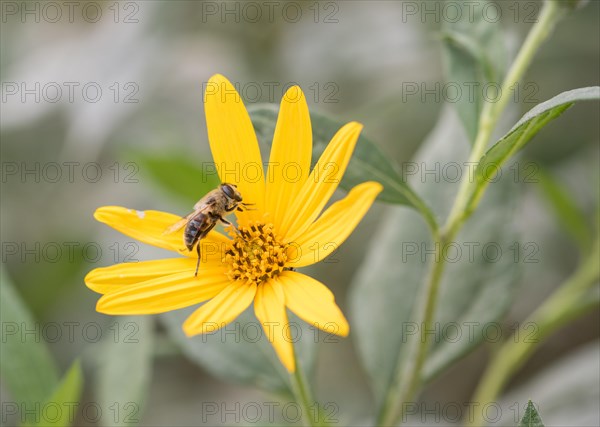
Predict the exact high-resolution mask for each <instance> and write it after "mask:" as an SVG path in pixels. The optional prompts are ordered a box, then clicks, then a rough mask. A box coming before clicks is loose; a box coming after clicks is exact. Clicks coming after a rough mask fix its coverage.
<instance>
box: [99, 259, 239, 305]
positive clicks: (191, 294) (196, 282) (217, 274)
mask: <svg viewBox="0 0 600 427" xmlns="http://www.w3.org/2000/svg"><path fill="white" fill-rule="evenodd" d="M228 284H229V281H228V279H227V275H226V271H225V269H224V268H222V267H217V268H212V269H209V268H206V269H205V270H204V271H203V272H202V275H200V274H198V277H194V272H193V271H186V272H183V273H174V274H171V275H168V276H162V277H157V278H156V279H151V280H148V281H146V282H142V283H138V284H137V285H132V286H127V287H125V288H122V289H120V290H117V291H114V292H110V293H108V294H105V295H104V296H102V298H100V300H99V301H98V304H97V306H96V310H97V311H99V312H100V313H106V314H155V313H164V312H165V311H171V310H177V309H179V308H183V307H187V306H190V305H193V304H198V303H200V302H202V301H206V300H208V299H210V298H213V297H214V296H215V295H217V294H219V293H220V292H221V291H222V290H223V289H225V288H226V287H227V285H228Z"/></svg>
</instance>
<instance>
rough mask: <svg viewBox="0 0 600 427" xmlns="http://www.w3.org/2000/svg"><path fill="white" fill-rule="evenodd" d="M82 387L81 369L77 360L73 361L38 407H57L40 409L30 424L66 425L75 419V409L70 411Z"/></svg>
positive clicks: (56, 426)
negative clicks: (49, 394)
mask: <svg viewBox="0 0 600 427" xmlns="http://www.w3.org/2000/svg"><path fill="white" fill-rule="evenodd" d="M82 389H83V370H82V369H81V363H80V361H79V359H78V360H76V361H74V362H73V364H72V365H71V367H70V368H69V370H68V371H67V373H66V374H65V375H64V376H63V378H62V379H61V381H60V383H59V384H58V386H57V387H56V390H54V393H52V395H51V396H49V398H47V399H46V401H45V402H44V403H43V404H42V405H41V406H40V408H53V407H55V408H58V409H57V410H56V412H55V413H54V412H53V411H52V410H50V409H48V410H43V409H42V410H40V411H39V412H38V413H37V414H36V417H35V421H36V422H35V423H34V424H31V425H39V426H55V427H67V426H70V425H72V424H73V422H74V421H75V416H76V413H77V412H76V411H71V410H69V409H68V408H72V405H73V404H74V403H77V402H79V398H80V396H81V391H82Z"/></svg>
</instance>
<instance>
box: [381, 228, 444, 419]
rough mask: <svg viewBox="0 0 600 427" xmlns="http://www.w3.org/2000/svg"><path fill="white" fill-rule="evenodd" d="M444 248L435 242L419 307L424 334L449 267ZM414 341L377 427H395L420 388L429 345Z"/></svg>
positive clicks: (410, 344)
mask: <svg viewBox="0 0 600 427" xmlns="http://www.w3.org/2000/svg"><path fill="white" fill-rule="evenodd" d="M445 247H446V240H444V239H441V238H440V239H438V240H436V241H435V253H434V264H433V267H432V269H431V271H430V273H429V280H427V284H426V287H425V288H424V293H423V294H422V295H423V298H422V301H421V303H420V305H419V307H418V310H419V311H418V313H419V315H418V318H419V319H422V320H423V321H422V323H420V325H421V326H422V328H423V330H431V329H433V325H432V323H433V319H434V313H435V308H436V305H437V295H438V293H439V285H440V282H441V278H442V274H443V272H444V267H445V265H446V263H445V262H443V258H444V256H443V254H444V250H445ZM411 337H412V339H411V340H410V341H409V342H408V343H407V345H408V348H409V350H408V355H407V362H406V364H405V365H404V369H402V367H401V360H403V359H402V358H399V360H398V366H397V368H396V372H397V376H396V378H394V379H393V382H392V384H391V386H390V390H389V392H388V394H387V396H386V401H385V402H384V404H383V406H382V408H381V411H380V413H379V417H378V420H377V425H379V426H388V425H393V424H396V422H397V420H398V418H399V417H401V415H402V407H401V406H403V404H404V403H406V402H407V401H409V400H410V399H411V398H412V397H413V396H414V395H415V394H416V392H417V391H418V388H419V386H420V379H421V376H420V372H421V371H422V370H423V365H424V364H425V359H426V356H427V350H428V348H429V341H428V340H427V339H421V335H420V334H415V335H412V336H411Z"/></svg>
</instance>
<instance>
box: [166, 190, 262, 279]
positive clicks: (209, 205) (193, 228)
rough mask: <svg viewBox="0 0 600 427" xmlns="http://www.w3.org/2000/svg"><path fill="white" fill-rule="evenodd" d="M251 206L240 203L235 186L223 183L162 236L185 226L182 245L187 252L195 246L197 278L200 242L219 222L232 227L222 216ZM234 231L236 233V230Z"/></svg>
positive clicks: (195, 274) (240, 199)
mask: <svg viewBox="0 0 600 427" xmlns="http://www.w3.org/2000/svg"><path fill="white" fill-rule="evenodd" d="M251 205H252V204H250V203H242V195H241V194H240V192H239V191H238V189H237V187H236V186H235V185H233V184H227V183H223V184H221V185H219V187H218V188H216V189H214V190H212V191H210V192H209V193H207V194H206V195H205V196H204V197H202V198H201V199H200V200H199V201H198V202H197V203H196V204H195V205H194V211H193V212H192V213H190V214H189V215H187V216H185V217H184V218H182V219H181V220H179V221H177V222H176V223H175V224H173V225H172V226H170V227H169V228H167V229H166V230H165V233H164V234H170V233H174V232H175V231H178V230H181V229H182V228H183V227H184V226H185V230H184V232H183V243H184V244H185V247H186V248H187V249H188V250H189V251H191V250H192V249H193V248H194V245H195V246H196V252H197V253H198V262H197V263H196V273H194V277H196V276H198V268H199V267H200V240H202V239H203V238H204V237H206V236H207V235H208V233H209V232H210V230H212V229H213V228H214V227H215V225H217V223H218V222H219V221H221V222H222V223H223V224H225V225H232V224H231V222H229V221H227V220H226V219H225V218H223V216H225V215H227V214H228V213H231V212H233V211H234V210H236V209H237V210H238V211H240V212H242V211H243V210H244V209H243V208H248V206H251ZM235 230H236V232H237V228H236V229H235Z"/></svg>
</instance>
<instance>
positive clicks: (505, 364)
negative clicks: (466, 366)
mask: <svg viewBox="0 0 600 427" xmlns="http://www.w3.org/2000/svg"><path fill="white" fill-rule="evenodd" d="M599 256H600V252H599V251H598V246H596V250H595V251H594V252H593V254H592V255H590V256H589V257H588V258H587V260H586V261H585V262H584V263H583V264H582V265H581V266H580V267H579V268H578V269H577V271H576V272H575V273H574V274H573V275H572V276H571V277H570V278H569V279H568V280H567V281H566V282H565V283H564V284H563V285H562V286H561V287H560V288H558V289H557V290H556V291H555V292H554V293H553V294H552V295H551V296H550V297H549V298H548V299H547V300H546V301H545V302H544V303H543V304H542V305H541V306H540V307H538V309H537V310H536V311H534V312H533V313H532V314H531V315H530V316H529V318H528V319H527V320H526V321H525V322H524V323H523V324H522V325H521V327H520V328H519V329H517V331H516V332H515V334H514V335H513V337H512V339H510V340H508V341H506V342H505V343H504V344H503V345H502V347H501V348H500V349H499V351H498V352H497V353H496V355H495V356H494V358H493V359H492V362H491V363H490V364H489V365H488V367H487V369H486V371H485V373H484V375H483V377H482V379H481V381H480V382H479V385H478V387H477V390H476V391H475V396H474V398H473V402H476V403H477V404H478V405H479V408H481V406H482V405H486V404H488V403H490V402H493V401H495V399H496V398H497V397H498V395H499V394H500V392H501V391H502V389H503V388H504V386H505V385H506V384H507V383H508V381H509V379H510V378H511V377H512V375H513V374H514V373H515V372H516V371H517V370H518V369H519V368H521V367H522V366H523V365H524V363H525V362H526V361H527V360H528V359H529V357H530V356H531V355H532V354H533V352H534V351H535V350H536V349H537V348H538V346H539V345H540V343H541V342H542V340H544V339H545V338H546V337H548V336H549V335H550V334H552V333H553V332H554V331H556V330H557V329H559V328H561V327H562V326H563V325H565V324H567V323H568V322H570V321H571V320H573V319H575V318H578V317H580V316H582V315H583V314H585V313H587V312H588V311H590V310H591V309H593V308H596V307H598V300H597V299H593V298H588V297H586V291H588V290H589V288H590V287H591V286H592V285H594V284H595V283H596V282H597V281H598V278H599V277H600V266H599V265H598V257H599ZM532 325H533V326H534V329H533V332H532V331H531V326H532ZM470 413H472V414H473V418H471V419H468V420H465V422H466V423H467V424H469V425H473V426H483V425H485V421H484V418H483V413H482V412H481V411H477V410H473V411H472V412H470Z"/></svg>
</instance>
